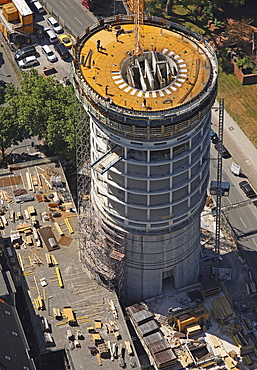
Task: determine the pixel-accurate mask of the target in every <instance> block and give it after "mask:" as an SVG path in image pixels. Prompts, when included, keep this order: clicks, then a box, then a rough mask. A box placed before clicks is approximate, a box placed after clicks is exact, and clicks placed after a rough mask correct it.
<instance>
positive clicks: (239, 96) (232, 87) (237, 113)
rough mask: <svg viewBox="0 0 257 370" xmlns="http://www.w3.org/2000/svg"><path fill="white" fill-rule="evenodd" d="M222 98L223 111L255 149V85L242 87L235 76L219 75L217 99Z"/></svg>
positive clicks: (256, 135)
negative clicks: (225, 111)
mask: <svg viewBox="0 0 257 370" xmlns="http://www.w3.org/2000/svg"><path fill="white" fill-rule="evenodd" d="M219 98H224V103H225V109H226V110H227V112H228V113H229V114H230V115H231V117H232V118H233V119H234V120H235V121H236V122H237V123H238V125H239V126H240V127H241V129H242V130H243V131H244V133H245V134H246V135H247V136H248V137H249V139H250V140H251V142H252V143H253V144H254V146H255V147H257V85H245V86H243V85H242V84H241V83H240V82H239V81H238V79H237V78H236V76H234V75H226V74H225V73H223V72H221V73H219V79H218V99H219Z"/></svg>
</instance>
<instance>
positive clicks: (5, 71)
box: [0, 47, 19, 86]
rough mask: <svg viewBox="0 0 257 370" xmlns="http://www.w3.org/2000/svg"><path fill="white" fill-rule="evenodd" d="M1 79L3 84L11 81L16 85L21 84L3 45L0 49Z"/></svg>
mask: <svg viewBox="0 0 257 370" xmlns="http://www.w3.org/2000/svg"><path fill="white" fill-rule="evenodd" d="M0 80H1V83H0V84H1V85H4V84H5V83H10V82H12V83H13V84H14V85H15V86H18V85H19V81H18V78H17V75H16V73H15V71H14V69H13V66H12V64H11V63H10V60H9V59H8V57H7V55H6V53H5V50H4V48H3V47H1V49H0Z"/></svg>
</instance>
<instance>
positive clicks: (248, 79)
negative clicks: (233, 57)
mask: <svg viewBox="0 0 257 370" xmlns="http://www.w3.org/2000/svg"><path fill="white" fill-rule="evenodd" d="M231 63H232V65H233V67H234V74H235V76H236V77H237V78H238V80H239V81H240V82H241V84H242V85H252V84H256V83H257V73H253V74H250V75H244V74H243V72H242V71H241V69H240V68H238V66H237V65H236V63H235V62H234V61H232V62H231Z"/></svg>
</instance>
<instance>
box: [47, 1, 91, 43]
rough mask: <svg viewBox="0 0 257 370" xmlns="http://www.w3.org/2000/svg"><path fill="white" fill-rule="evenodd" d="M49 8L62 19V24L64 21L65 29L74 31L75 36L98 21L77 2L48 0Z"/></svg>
mask: <svg viewBox="0 0 257 370" xmlns="http://www.w3.org/2000/svg"><path fill="white" fill-rule="evenodd" d="M47 4H48V7H50V8H52V9H53V11H54V13H56V14H58V15H59V17H60V22H61V21H62V20H63V21H64V27H65V25H66V27H67V28H68V29H69V30H70V31H72V33H73V36H74V37H77V36H79V35H81V34H82V33H83V32H84V31H85V29H86V28H87V27H89V26H91V25H92V24H94V23H96V22H97V21H98V19H97V18H96V17H95V16H94V14H93V13H91V12H90V11H89V10H88V9H86V8H85V7H84V6H83V5H81V3H80V2H79V3H78V2H77V1H68V0H48V1H47Z"/></svg>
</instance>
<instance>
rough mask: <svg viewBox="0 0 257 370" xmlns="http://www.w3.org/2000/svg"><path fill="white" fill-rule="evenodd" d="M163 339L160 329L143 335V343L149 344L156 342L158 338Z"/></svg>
mask: <svg viewBox="0 0 257 370" xmlns="http://www.w3.org/2000/svg"><path fill="white" fill-rule="evenodd" d="M162 339H163V335H162V334H161V332H160V331H157V333H153V334H149V335H147V336H145V338H144V340H145V343H146V344H147V345H148V346H149V345H150V344H151V343H154V342H157V341H159V340H162Z"/></svg>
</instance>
